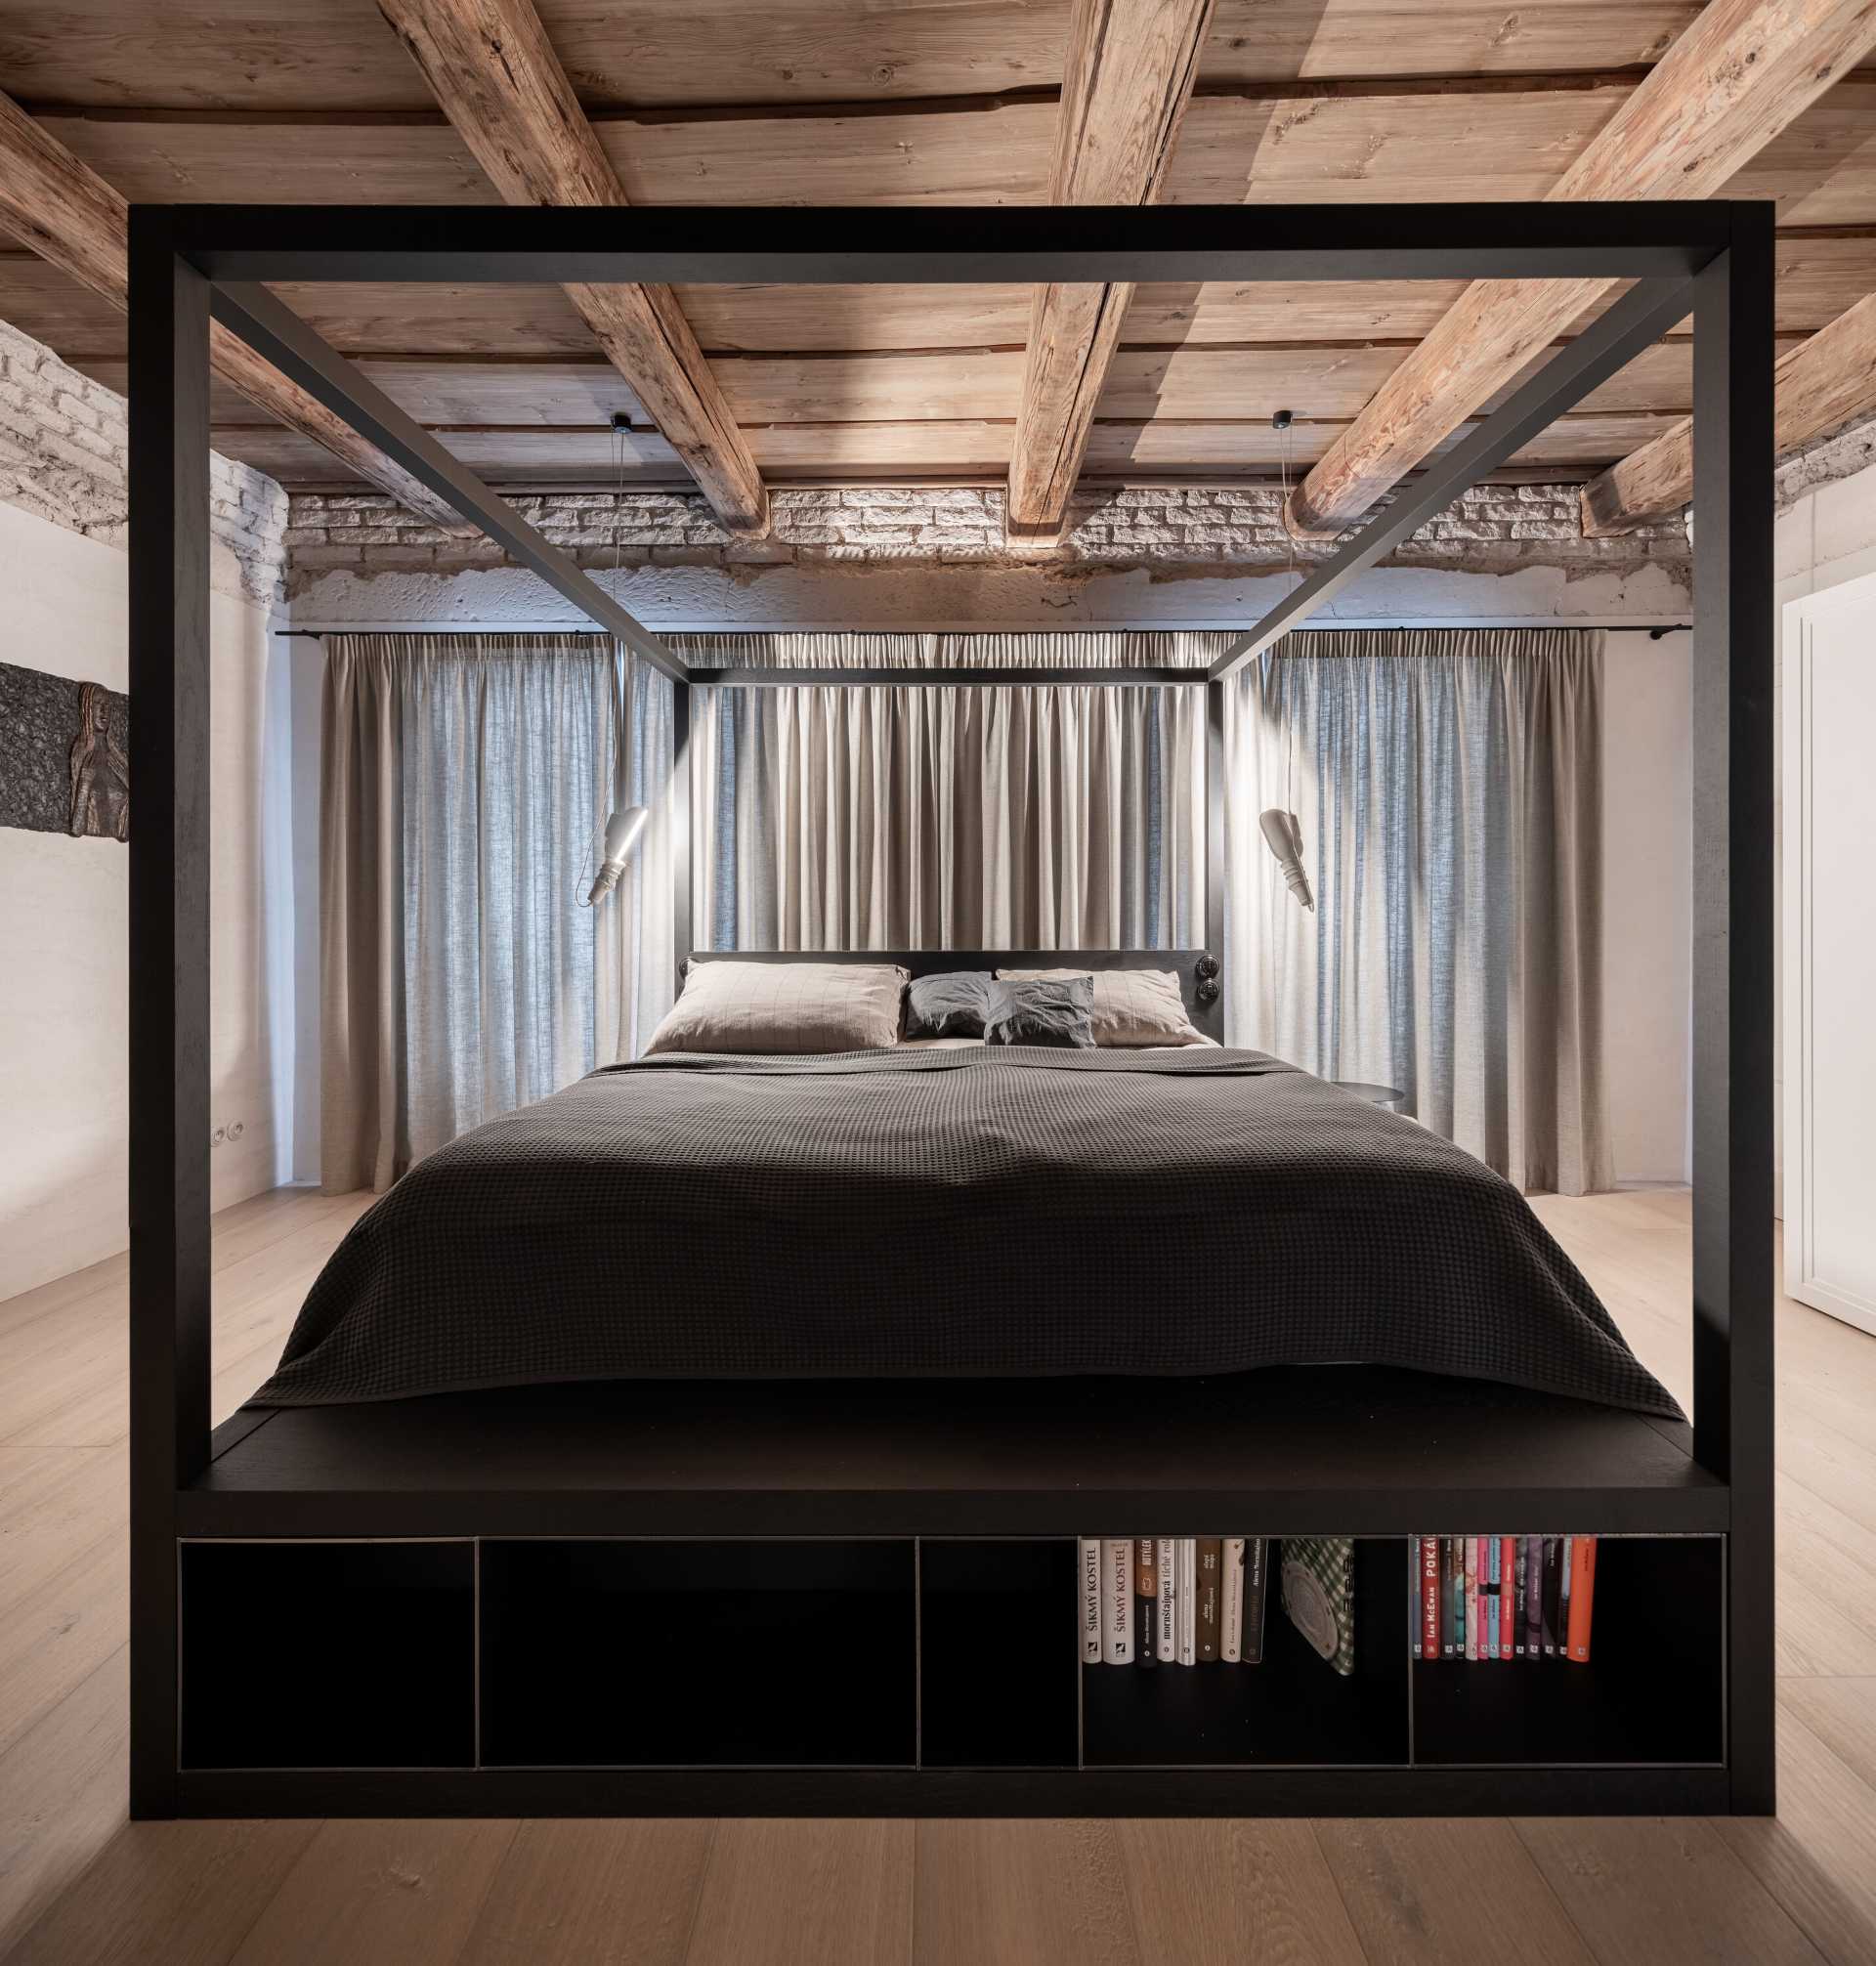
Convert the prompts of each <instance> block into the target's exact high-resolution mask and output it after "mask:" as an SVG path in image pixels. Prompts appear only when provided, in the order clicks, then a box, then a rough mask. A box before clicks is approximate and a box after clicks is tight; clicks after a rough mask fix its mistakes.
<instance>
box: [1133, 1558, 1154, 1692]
mask: <svg viewBox="0 0 1876 1966" xmlns="http://www.w3.org/2000/svg"><path fill="white" fill-rule="evenodd" d="M1159 1662H1160V1564H1159V1559H1158V1556H1157V1555H1156V1554H1155V1547H1154V1540H1153V1538H1152V1537H1151V1536H1135V1537H1134V1539H1133V1663H1134V1664H1135V1665H1136V1666H1157V1665H1158V1664H1159Z"/></svg>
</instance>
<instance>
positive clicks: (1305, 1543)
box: [1283, 1536, 1355, 1674]
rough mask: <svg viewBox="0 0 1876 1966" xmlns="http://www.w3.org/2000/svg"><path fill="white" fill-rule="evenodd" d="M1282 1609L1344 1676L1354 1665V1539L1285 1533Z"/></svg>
mask: <svg viewBox="0 0 1876 1966" xmlns="http://www.w3.org/2000/svg"><path fill="white" fill-rule="evenodd" d="M1283 1608H1284V1612H1285V1615H1286V1616H1287V1617H1288V1618H1289V1620H1290V1622H1291V1623H1292V1624H1293V1625H1295V1626H1296V1628H1297V1629H1298V1631H1300V1633H1301V1634H1302V1635H1303V1637H1304V1638H1305V1639H1307V1640H1308V1641H1309V1643H1310V1645H1313V1646H1314V1647H1315V1649H1316V1650H1317V1651H1318V1652H1320V1653H1321V1654H1322V1656H1323V1657H1324V1658H1325V1659H1327V1660H1328V1661H1329V1663H1330V1664H1331V1665H1332V1666H1334V1667H1335V1669H1336V1671H1337V1672H1339V1673H1343V1674H1347V1673H1352V1672H1353V1671H1354V1669H1355V1539H1354V1538H1353V1537H1352V1536H1286V1537H1285V1538H1284V1539H1283Z"/></svg>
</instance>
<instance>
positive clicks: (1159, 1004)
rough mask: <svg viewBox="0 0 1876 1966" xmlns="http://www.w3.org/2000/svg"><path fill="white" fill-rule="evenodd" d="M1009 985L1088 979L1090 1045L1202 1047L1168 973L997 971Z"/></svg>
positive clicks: (1200, 1034) (1202, 1038) (1203, 1040)
mask: <svg viewBox="0 0 1876 1966" xmlns="http://www.w3.org/2000/svg"><path fill="white" fill-rule="evenodd" d="M997 974H998V975H999V976H1006V977H1007V978H1008V979H1009V980H1010V981H1011V982H1012V983H1017V982H1021V981H1023V980H1024V979H1025V978H1027V977H1039V978H1041V977H1057V976H1092V977H1093V979H1094V1005H1093V1008H1092V1009H1091V1010H1090V1011H1089V1013H1088V1019H1089V1022H1090V1023H1092V1025H1093V1027H1094V1042H1095V1044H1097V1045H1106V1046H1109V1047H1115V1048H1119V1047H1126V1046H1132V1047H1145V1046H1149V1045H1203V1044H1205V1043H1206V1042H1207V1039H1206V1036H1205V1034H1204V1032H1202V1031H1200V1030H1199V1029H1198V1028H1197V1026H1195V1025H1194V1024H1193V1022H1192V1020H1191V1018H1190V1017H1188V1016H1187V1015H1186V1014H1185V999H1184V998H1183V997H1182V996H1181V995H1180V994H1179V979H1178V977H1177V976H1176V975H1174V974H1173V972H1172V970H1171V969H999V970H998V972H997Z"/></svg>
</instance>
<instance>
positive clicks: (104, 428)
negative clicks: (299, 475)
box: [0, 321, 287, 607]
mask: <svg viewBox="0 0 1876 1966" xmlns="http://www.w3.org/2000/svg"><path fill="white" fill-rule="evenodd" d="M129 447H130V429H129V422H128V417H127V414H126V407H125V404H124V399H123V398H122V397H121V396H118V395H115V394H114V393H113V392H112V391H110V390H108V389H107V388H105V387H104V385H103V384H102V383H98V382H94V381H92V379H91V378H90V376H88V375H81V374H79V372H78V371H77V370H76V369H75V368H72V367H70V366H68V365H67V364H66V363H63V362H61V361H60V359H59V358H58V357H57V356H56V355H55V354H53V352H52V350H51V349H49V348H47V347H46V346H45V345H44V344H43V343H42V342H37V341H34V340H33V339H32V338H31V336H30V335H25V334H21V332H20V330H19V329H18V328H16V327H10V326H9V325H7V323H6V322H4V321H0V499H4V500H5V501H6V502H7V503H8V504H10V505H18V506H20V507H21V508H22V509H23V510H25V511H28V512H31V513H34V514H35V515H36V516H37V517H39V518H41V519H48V520H50V521H51V522H52V524H53V525H55V526H63V527H64V528H65V529H66V531H67V532H72V533H82V534H84V535H85V536H86V537H87V538H90V539H102V540H105V541H106V542H107V544H109V545H112V546H123V545H124V544H126V543H127V541H128V539H129V536H130V527H129V507H130V494H129V487H128V480H127V473H128V460H129ZM286 523H287V498H286V493H285V492H284V491H281V489H280V488H279V486H277V484H275V482H274V481H273V479H271V478H269V477H266V476H264V475H263V474H262V473H261V472H259V471H255V470H251V469H250V468H249V467H248V466H247V465H245V464H236V463H235V461H234V460H233V459H231V458H227V457H224V456H222V455H221V454H220V452H219V451H212V452H211V453H210V455H209V524H210V528H211V536H212V538H213V540H214V543H215V545H216V547H217V548H219V549H220V550H219V551H218V552H217V554H216V556H215V559H216V569H215V571H216V577H217V580H218V584H222V585H227V586H231V587H233V588H234V589H235V590H237V591H238V592H240V593H241V594H242V595H243V596H245V598H247V599H249V600H251V601H255V602H258V603H259V604H260V605H261V606H263V607H267V606H271V605H272V604H273V603H274V602H276V601H277V600H279V599H280V598H282V596H283V595H284V593H285V591H286V548H285V541H284V534H285V532H286Z"/></svg>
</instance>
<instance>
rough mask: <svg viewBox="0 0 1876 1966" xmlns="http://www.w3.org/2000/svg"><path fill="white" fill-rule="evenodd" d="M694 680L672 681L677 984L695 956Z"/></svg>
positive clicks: (673, 937)
mask: <svg viewBox="0 0 1876 1966" xmlns="http://www.w3.org/2000/svg"><path fill="white" fill-rule="evenodd" d="M695 697H696V689H695V686H694V685H692V684H690V683H675V682H674V683H673V684H672V685H671V960H672V962H673V963H674V964H675V966H676V970H677V988H678V989H679V990H680V991H682V989H683V988H684V965H685V963H686V962H689V961H690V960H691V712H692V711H693V710H694V709H695V708H696V707H697V705H696V702H695Z"/></svg>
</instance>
